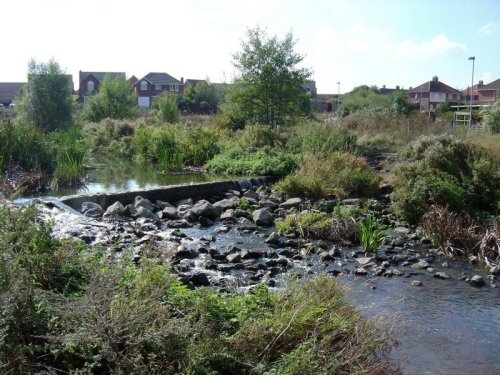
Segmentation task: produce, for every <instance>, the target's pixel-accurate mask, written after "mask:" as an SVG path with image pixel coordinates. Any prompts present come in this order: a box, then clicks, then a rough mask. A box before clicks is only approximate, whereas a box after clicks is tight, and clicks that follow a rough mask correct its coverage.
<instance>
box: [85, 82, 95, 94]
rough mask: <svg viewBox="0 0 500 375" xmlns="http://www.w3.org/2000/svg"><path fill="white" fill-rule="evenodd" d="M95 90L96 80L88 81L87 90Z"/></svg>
mask: <svg viewBox="0 0 500 375" xmlns="http://www.w3.org/2000/svg"><path fill="white" fill-rule="evenodd" d="M94 90H95V87H94V82H92V81H88V82H87V91H88V92H93V91H94Z"/></svg>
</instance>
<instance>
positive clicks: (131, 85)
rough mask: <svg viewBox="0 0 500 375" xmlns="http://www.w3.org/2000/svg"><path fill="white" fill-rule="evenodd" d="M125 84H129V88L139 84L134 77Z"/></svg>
mask: <svg viewBox="0 0 500 375" xmlns="http://www.w3.org/2000/svg"><path fill="white" fill-rule="evenodd" d="M127 82H128V83H129V84H130V87H134V85H135V84H136V83H137V82H139V79H138V78H137V77H136V76H132V77H130V78H129V79H127Z"/></svg>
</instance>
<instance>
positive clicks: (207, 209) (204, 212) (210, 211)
mask: <svg viewBox="0 0 500 375" xmlns="http://www.w3.org/2000/svg"><path fill="white" fill-rule="evenodd" d="M191 212H192V213H193V214H194V215H195V216H196V217H200V216H205V217H207V218H209V219H215V218H216V217H217V213H216V212H215V207H214V206H213V205H212V204H211V203H210V202H209V201H206V200H204V199H202V200H201V201H198V202H197V203H196V204H195V205H194V206H193V207H191Z"/></svg>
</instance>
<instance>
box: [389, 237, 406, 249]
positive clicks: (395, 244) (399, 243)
mask: <svg viewBox="0 0 500 375" xmlns="http://www.w3.org/2000/svg"><path fill="white" fill-rule="evenodd" d="M405 244H406V239H405V238H404V237H398V238H395V239H394V240H392V242H391V245H392V247H400V246H404V245H405Z"/></svg>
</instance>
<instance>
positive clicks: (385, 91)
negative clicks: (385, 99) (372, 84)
mask: <svg viewBox="0 0 500 375" xmlns="http://www.w3.org/2000/svg"><path fill="white" fill-rule="evenodd" d="M397 91H404V92H406V90H402V89H401V88H400V87H399V86H396V87H395V88H393V89H391V88H388V87H385V85H383V86H382V88H380V89H378V93H379V94H380V95H389V94H392V93H393V92H397Z"/></svg>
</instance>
